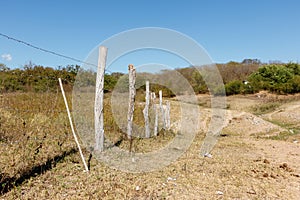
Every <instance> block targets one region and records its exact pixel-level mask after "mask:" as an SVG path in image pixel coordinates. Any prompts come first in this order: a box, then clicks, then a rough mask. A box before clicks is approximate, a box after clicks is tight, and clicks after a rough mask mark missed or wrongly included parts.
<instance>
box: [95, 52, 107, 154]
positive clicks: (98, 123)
mask: <svg viewBox="0 0 300 200" xmlns="http://www.w3.org/2000/svg"><path fill="white" fill-rule="evenodd" d="M106 56H107V48H106V47H104V46H100V47H99V57H98V68H97V78H96V94H95V105H94V106H95V107H94V115H95V140H96V143H95V150H99V151H103V150H104V128H103V87H104V73H105V66H106Z"/></svg>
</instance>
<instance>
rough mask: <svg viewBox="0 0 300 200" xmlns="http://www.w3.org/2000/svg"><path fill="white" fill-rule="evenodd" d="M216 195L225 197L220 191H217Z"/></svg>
mask: <svg viewBox="0 0 300 200" xmlns="http://www.w3.org/2000/svg"><path fill="white" fill-rule="evenodd" d="M216 194H217V195H223V194H224V193H223V192H222V191H219V190H218V191H216Z"/></svg>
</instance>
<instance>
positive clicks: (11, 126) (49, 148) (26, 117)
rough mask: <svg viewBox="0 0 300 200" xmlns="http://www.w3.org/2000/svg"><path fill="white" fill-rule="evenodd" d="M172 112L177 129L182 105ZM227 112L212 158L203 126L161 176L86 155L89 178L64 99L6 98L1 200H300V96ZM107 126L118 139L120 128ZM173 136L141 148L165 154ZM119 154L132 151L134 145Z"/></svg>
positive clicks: (206, 109) (234, 103)
mask: <svg viewBox="0 0 300 200" xmlns="http://www.w3.org/2000/svg"><path fill="white" fill-rule="evenodd" d="M71 98H72V97H71V95H70V94H69V95H68V99H69V100H71ZM198 98H199V105H200V111H201V113H202V115H201V117H200V118H199V119H198V120H199V121H200V122H207V121H209V120H210V112H211V110H210V99H209V96H208V95H200V96H198ZM107 107H108V106H107ZM171 107H172V109H171V121H172V123H175V121H176V120H177V119H178V116H176V115H179V114H180V111H179V108H178V103H177V102H176V101H172V103H171ZM227 107H228V109H227V111H226V117H227V119H226V121H227V125H226V127H225V128H224V129H223V131H222V134H221V136H220V137H219V139H218V143H217V144H216V146H215V148H214V149H213V151H212V152H211V154H212V158H208V157H205V158H203V157H200V156H199V149H200V147H201V144H202V141H203V139H204V136H205V135H204V134H205V131H206V129H207V127H206V126H205V125H206V123H201V124H202V126H201V128H200V129H199V131H198V132H197V134H196V137H195V139H194V141H193V143H192V145H191V146H190V148H189V149H188V150H187V151H186V152H185V153H184V154H183V156H181V157H180V158H179V159H178V160H176V161H175V162H173V163H172V164H170V165H169V166H167V167H165V168H163V169H161V170H158V171H154V172H148V173H125V172H122V171H118V170H115V169H112V168H110V167H109V166H106V165H104V164H103V163H102V162H100V161H97V160H96V159H95V158H94V157H93V156H90V153H89V152H88V151H87V150H84V156H85V158H86V160H87V161H88V163H89V167H90V172H89V173H86V172H84V167H83V165H82V163H81V160H80V156H79V154H78V150H77V148H76V145H75V142H74V140H73V138H72V134H71V130H70V127H69V123H68V119H67V114H66V112H65V109H64V104H63V99H62V97H61V95H60V94H59V93H41V94H39V93H10V94H2V95H1V96H0V153H1V154H0V169H1V170H0V181H1V185H0V187H1V191H0V192H1V196H0V199H295V200H296V199H300V125H299V122H300V112H299V109H300V95H285V96H283V95H282V96H278V95H273V94H269V93H265V92H262V93H259V94H255V95H245V96H244V95H237V96H230V97H228V98H227ZM106 109H108V108H106ZM105 123H106V127H109V128H107V134H109V135H108V136H109V137H111V138H114V137H116V140H118V138H119V137H121V135H122V134H120V133H118V131H119V130H118V128H117V127H115V124H114V123H113V121H112V120H109V119H108V120H107V121H106V122H105ZM108 123H111V124H110V126H108ZM118 134H119V135H118ZM172 134H173V133H166V134H165V137H162V135H160V136H158V138H156V139H155V138H152V139H148V141H144V140H142V139H140V140H136V141H135V143H134V145H135V148H136V149H137V150H138V149H147V148H148V149H150V150H151V149H153V148H156V147H157V148H159V147H160V146H162V144H165V143H166V141H167V140H170V139H172ZM120 147H124V148H128V141H126V140H124V141H123V142H122V143H121V144H120ZM141 147H143V148H141ZM150 147H151V148H150Z"/></svg>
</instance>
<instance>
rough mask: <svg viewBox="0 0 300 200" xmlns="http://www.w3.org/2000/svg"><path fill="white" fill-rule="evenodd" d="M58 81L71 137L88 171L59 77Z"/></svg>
mask: <svg viewBox="0 0 300 200" xmlns="http://www.w3.org/2000/svg"><path fill="white" fill-rule="evenodd" d="M58 81H59V85H60V89H61V93H62V95H63V98H64V102H65V105H66V109H67V113H68V118H69V122H70V126H71V130H72V133H73V137H74V139H75V142H76V144H77V147H78V150H79V153H80V157H81V159H82V162H83V165H84V168H85V171H86V172H88V171H89V168H88V166H87V164H86V162H85V159H84V156H83V153H82V151H81V148H80V144H79V141H78V139H77V136H76V134H75V129H74V126H73V122H72V118H71V113H70V110H69V106H68V101H67V98H66V95H65V91H64V88H63V85H62V82H61V79H60V78H59V79H58Z"/></svg>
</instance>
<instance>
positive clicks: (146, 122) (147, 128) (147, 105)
mask: <svg viewBox="0 0 300 200" xmlns="http://www.w3.org/2000/svg"><path fill="white" fill-rule="evenodd" d="M145 98H146V104H145V108H144V110H143V114H144V119H145V137H146V138H150V128H149V104H150V91H149V81H146V97H145Z"/></svg>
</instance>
